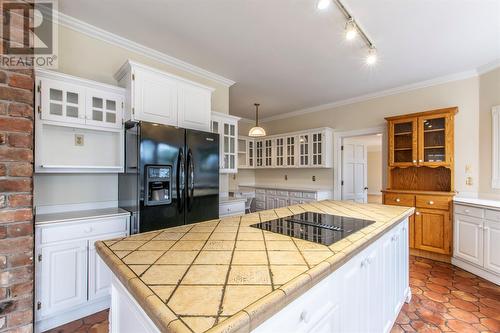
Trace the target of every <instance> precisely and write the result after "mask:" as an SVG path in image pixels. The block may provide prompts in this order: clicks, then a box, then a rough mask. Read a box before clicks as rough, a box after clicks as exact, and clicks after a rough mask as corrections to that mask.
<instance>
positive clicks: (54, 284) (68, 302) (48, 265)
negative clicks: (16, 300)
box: [39, 240, 87, 317]
mask: <svg viewBox="0 0 500 333" xmlns="http://www.w3.org/2000/svg"><path fill="white" fill-rule="evenodd" d="M41 255H42V261H41V263H40V277H39V278H40V279H41V284H40V286H41V288H40V290H39V293H40V302H41V303H42V304H41V310H40V315H41V316H43V317H45V316H48V315H52V314H55V313H57V312H60V311H61V312H64V311H68V309H70V308H72V307H74V306H77V305H81V304H84V303H85V302H87V240H80V241H72V242H68V243H63V244H57V245H49V246H44V247H42V249H41Z"/></svg>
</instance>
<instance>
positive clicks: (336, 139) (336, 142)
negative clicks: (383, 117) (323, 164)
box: [333, 125, 387, 200]
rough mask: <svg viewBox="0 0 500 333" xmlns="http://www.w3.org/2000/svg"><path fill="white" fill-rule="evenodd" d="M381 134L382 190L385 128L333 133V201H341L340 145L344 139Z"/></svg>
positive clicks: (385, 149) (385, 155) (382, 126)
mask: <svg viewBox="0 0 500 333" xmlns="http://www.w3.org/2000/svg"><path fill="white" fill-rule="evenodd" d="M379 133H382V188H385V187H386V183H387V126H385V125H380V126H376V127H370V128H364V129H359V130H350V131H338V132H337V131H334V132H333V199H334V200H342V186H341V182H342V145H343V143H344V139H345V138H352V137H356V136H363V135H374V134H379Z"/></svg>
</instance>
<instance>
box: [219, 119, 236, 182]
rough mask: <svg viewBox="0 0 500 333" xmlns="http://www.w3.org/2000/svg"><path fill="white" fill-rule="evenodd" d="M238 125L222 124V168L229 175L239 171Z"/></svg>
mask: <svg viewBox="0 0 500 333" xmlns="http://www.w3.org/2000/svg"><path fill="white" fill-rule="evenodd" d="M236 131H237V130H236V124H235V123H230V122H222V134H221V136H220V138H221V140H222V152H223V155H222V166H223V169H224V170H223V171H224V172H227V173H235V172H237V171H238V168H237V167H236V165H237V163H238V162H237V154H236V151H237V149H238V148H237V141H238V140H237V138H238V133H237V132H236Z"/></svg>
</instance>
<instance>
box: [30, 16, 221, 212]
mask: <svg viewBox="0 0 500 333" xmlns="http://www.w3.org/2000/svg"><path fill="white" fill-rule="evenodd" d="M58 57H59V58H58V61H59V68H58V71H60V72H63V73H66V74H70V75H75V76H79V77H82V78H86V79H90V80H95V81H100V82H104V83H109V84H114V85H116V84H117V83H116V81H115V80H114V78H113V75H114V74H115V72H116V71H117V70H118V69H119V68H120V66H121V65H122V64H123V63H124V62H125V61H126V60H127V59H132V60H135V61H137V62H140V63H144V64H146V65H149V66H152V67H155V68H158V69H161V70H165V71H167V72H170V73H173V74H176V75H179V76H182V77H185V78H187V79H190V80H193V81H196V82H199V83H202V84H205V85H207V86H211V87H213V88H215V91H214V93H213V95H212V110H214V111H218V112H221V113H228V112H229V88H228V87H225V86H223V85H221V84H219V83H217V82H215V81H211V80H209V79H205V78H203V77H198V76H196V75H194V74H191V73H188V72H185V71H182V70H179V69H177V68H174V67H172V66H169V65H166V64H163V63H160V62H158V61H154V60H152V59H150V58H147V57H145V56H142V55H140V54H137V53H134V52H131V51H129V50H127V49H124V48H121V47H118V46H115V45H112V44H109V43H107V42H104V41H102V40H99V39H96V38H93V37H90V36H88V35H85V34H83V33H80V32H77V31H74V30H72V29H69V28H66V27H63V26H59V54H58ZM35 153H36V152H35ZM227 184H228V179H227V176H225V175H221V186H225V188H221V190H222V191H227V186H228V185H227ZM34 187H35V192H36V194H35V205H37V206H43V205H54V204H69V203H84V202H101V201H109V200H118V194H117V191H118V177H117V175H95V174H92V175H44V174H36V175H35V177H34Z"/></svg>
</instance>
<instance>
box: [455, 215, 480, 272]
mask: <svg viewBox="0 0 500 333" xmlns="http://www.w3.org/2000/svg"><path fill="white" fill-rule="evenodd" d="M454 236H455V237H454V255H455V256H456V257H458V258H462V259H464V260H466V261H469V262H472V263H474V264H476V265H480V266H482V265H483V220H481V219H478V218H474V217H470V216H465V215H459V214H456V215H455V230H454Z"/></svg>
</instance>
